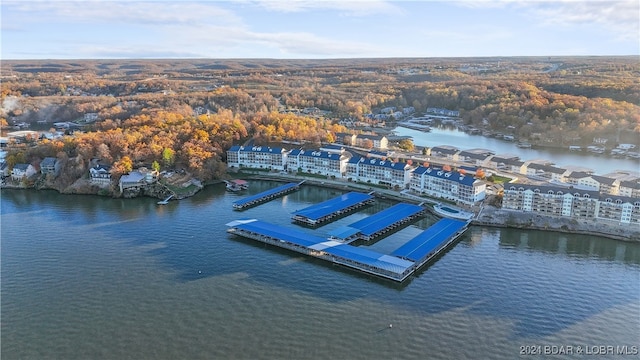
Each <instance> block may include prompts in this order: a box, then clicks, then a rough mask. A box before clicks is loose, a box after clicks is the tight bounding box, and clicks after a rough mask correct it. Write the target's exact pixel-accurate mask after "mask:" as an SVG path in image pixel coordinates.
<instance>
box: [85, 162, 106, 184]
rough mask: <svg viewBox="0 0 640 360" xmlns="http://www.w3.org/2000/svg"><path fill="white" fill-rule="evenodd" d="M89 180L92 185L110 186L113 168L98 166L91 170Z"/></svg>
mask: <svg viewBox="0 0 640 360" xmlns="http://www.w3.org/2000/svg"><path fill="white" fill-rule="evenodd" d="M89 180H90V182H91V183H92V184H96V185H99V186H108V185H109V184H111V166H110V165H104V164H96V165H95V166H93V167H92V168H90V169H89Z"/></svg>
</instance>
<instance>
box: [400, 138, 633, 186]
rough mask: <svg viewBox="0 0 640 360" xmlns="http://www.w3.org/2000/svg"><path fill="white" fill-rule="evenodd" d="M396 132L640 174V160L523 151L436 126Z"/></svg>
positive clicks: (430, 142)
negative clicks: (429, 128)
mask: <svg viewBox="0 0 640 360" xmlns="http://www.w3.org/2000/svg"><path fill="white" fill-rule="evenodd" d="M394 131H395V132H396V133H397V134H398V135H400V136H411V137H413V141H414V143H415V144H416V145H419V146H429V147H433V146H439V145H451V146H455V147H457V148H458V149H461V150H468V149H475V148H482V149H488V150H492V151H494V152H495V153H496V155H501V154H502V155H503V154H514V155H517V156H519V157H520V158H521V159H522V160H523V161H525V160H535V159H544V160H549V161H551V162H553V163H555V164H556V165H557V166H581V167H587V168H590V169H593V170H594V171H595V173H596V174H600V175H604V174H607V173H610V172H613V171H616V170H627V171H629V170H630V171H636V172H640V160H639V159H627V158H613V157H611V156H607V155H597V154H593V153H589V152H586V151H582V152H571V151H568V150H560V149H544V148H540V149H523V148H519V147H518V146H517V145H516V143H515V142H509V141H504V140H498V139H495V138H489V137H484V136H481V135H470V134H467V133H465V132H464V131H459V130H457V129H451V128H446V127H441V128H438V127H433V128H432V130H431V132H428V133H425V132H422V131H417V130H412V129H407V128H402V127H398V128H395V129H394Z"/></svg>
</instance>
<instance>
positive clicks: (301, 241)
mask: <svg viewBox="0 0 640 360" xmlns="http://www.w3.org/2000/svg"><path fill="white" fill-rule="evenodd" d="M227 225H228V226H233V227H235V228H238V229H241V230H246V231H251V232H254V233H257V234H261V235H266V236H270V237H272V238H275V239H279V240H284V241H288V242H290V243H292V244H296V245H299V246H304V247H309V248H310V247H312V246H314V245H317V244H320V243H323V242H326V241H327V239H325V238H321V237H319V236H313V235H310V234H308V233H305V232H302V231H300V230H296V229H291V228H285V227H282V226H279V225H274V224H270V223H268V222H264V221H260V220H255V219H252V220H244V221H243V220H240V221H234V222H231V223H229V224H227Z"/></svg>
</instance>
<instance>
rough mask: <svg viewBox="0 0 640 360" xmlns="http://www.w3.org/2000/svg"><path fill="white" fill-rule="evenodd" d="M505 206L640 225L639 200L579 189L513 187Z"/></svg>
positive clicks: (503, 204) (504, 201)
mask: <svg viewBox="0 0 640 360" xmlns="http://www.w3.org/2000/svg"><path fill="white" fill-rule="evenodd" d="M502 207H503V208H505V209H511V210H520V211H525V212H528V211H530V212H537V213H541V214H545V215H551V216H564V217H572V218H583V219H597V218H600V219H607V220H613V221H619V222H620V223H626V224H628V223H634V224H638V223H640V199H637V198H635V199H634V198H630V197H623V196H613V195H601V194H600V193H599V192H597V191H593V190H579V189H576V188H562V187H558V186H543V185H528V184H511V185H510V186H508V187H505V189H504V197H503V199H502Z"/></svg>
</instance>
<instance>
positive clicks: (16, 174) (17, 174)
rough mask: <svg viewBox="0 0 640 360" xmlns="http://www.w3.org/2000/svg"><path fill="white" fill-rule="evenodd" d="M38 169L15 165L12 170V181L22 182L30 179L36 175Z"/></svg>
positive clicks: (30, 166) (25, 165) (31, 166)
mask: <svg viewBox="0 0 640 360" xmlns="http://www.w3.org/2000/svg"><path fill="white" fill-rule="evenodd" d="M36 172H37V171H36V169H35V168H34V167H33V165H31V164H15V165H14V166H13V170H11V179H13V180H15V181H20V180H22V179H23V178H29V177H31V176H33V175H34V174H35V173H36Z"/></svg>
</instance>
